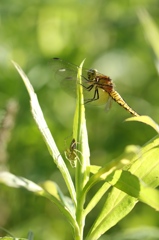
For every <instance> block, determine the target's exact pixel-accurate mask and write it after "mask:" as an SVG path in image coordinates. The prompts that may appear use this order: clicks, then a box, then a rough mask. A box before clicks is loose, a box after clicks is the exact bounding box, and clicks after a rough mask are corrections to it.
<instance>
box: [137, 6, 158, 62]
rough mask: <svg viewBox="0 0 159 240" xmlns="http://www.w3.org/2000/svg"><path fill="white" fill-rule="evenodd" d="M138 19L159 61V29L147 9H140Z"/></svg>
mask: <svg viewBox="0 0 159 240" xmlns="http://www.w3.org/2000/svg"><path fill="white" fill-rule="evenodd" d="M138 17H139V20H140V22H141V24H142V27H143V30H144V33H145V36H146V39H147V40H148V42H149V44H150V46H151V47H152V49H153V51H154V54H155V55H156V57H157V59H159V44H158V39H159V28H158V26H157V24H156V23H155V22H154V20H153V19H152V18H151V16H150V15H149V13H148V12H147V11H146V9H140V11H139V12H138Z"/></svg>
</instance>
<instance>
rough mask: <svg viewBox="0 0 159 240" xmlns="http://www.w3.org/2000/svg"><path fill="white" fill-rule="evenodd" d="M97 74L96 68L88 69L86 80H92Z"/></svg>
mask: <svg viewBox="0 0 159 240" xmlns="http://www.w3.org/2000/svg"><path fill="white" fill-rule="evenodd" d="M96 75H97V70H96V69H89V70H88V73H87V76H88V80H90V81H94V80H95V78H96Z"/></svg>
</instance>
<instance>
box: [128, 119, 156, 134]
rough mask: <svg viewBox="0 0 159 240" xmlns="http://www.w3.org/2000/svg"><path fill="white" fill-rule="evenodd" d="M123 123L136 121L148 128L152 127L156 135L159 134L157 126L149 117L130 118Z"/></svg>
mask: <svg viewBox="0 0 159 240" xmlns="http://www.w3.org/2000/svg"><path fill="white" fill-rule="evenodd" d="M125 121H126V122H130V121H137V122H142V123H145V124H147V125H149V126H150V127H152V128H153V129H154V130H155V131H156V132H157V133H159V125H158V124H157V123H156V122H155V121H154V120H153V119H152V118H150V117H149V116H139V117H131V118H127V119H126V120H125Z"/></svg>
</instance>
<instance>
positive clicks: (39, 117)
mask: <svg viewBox="0 0 159 240" xmlns="http://www.w3.org/2000/svg"><path fill="white" fill-rule="evenodd" d="M12 63H13V65H14V67H15V68H16V69H17V71H18V73H19V74H20V76H21V78H22V80H23V82H24V84H25V86H26V88H27V90H28V93H29V96H30V105H31V111H32V114H33V117H34V119H35V122H36V124H37V126H38V128H39V130H40V132H41V134H42V136H43V139H44V141H45V143H46V145H47V147H48V149H49V152H50V154H51V156H52V157H53V159H54V162H55V164H56V165H57V167H58V168H59V170H60V171H61V174H62V176H63V178H64V180H65V183H66V185H67V187H68V190H69V192H70V195H71V198H72V200H73V202H74V204H75V205H76V193H75V188H74V184H73V182H72V179H71V176H70V173H69V171H68V169H67V167H66V164H65V162H64V161H63V159H62V157H61V155H60V152H59V150H58V148H57V146H56V144H55V141H54V139H53V137H52V135H51V132H50V130H49V128H48V126H47V123H46V121H45V119H44V116H43V113H42V110H41V108H40V105H39V102H38V99H37V96H36V94H35V92H34V89H33V87H32V85H31V83H30V81H29V79H28V78H27V76H26V75H25V73H24V72H23V70H22V69H21V68H20V66H19V65H18V64H17V63H15V62H13V61H12Z"/></svg>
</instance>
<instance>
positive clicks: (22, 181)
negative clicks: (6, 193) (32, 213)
mask: <svg viewBox="0 0 159 240" xmlns="http://www.w3.org/2000/svg"><path fill="white" fill-rule="evenodd" d="M0 183H3V184H5V185H7V186H9V187H14V188H20V187H23V188H25V189H27V190H28V191H31V192H34V193H36V194H37V195H39V196H43V197H46V198H47V199H49V200H50V201H51V202H53V203H54V204H56V206H57V207H58V208H59V210H60V211H61V212H62V213H63V214H64V215H65V217H66V218H67V219H68V220H69V221H70V222H71V225H72V226H73V227H74V228H75V230H76V232H78V225H77V223H76V220H75V211H74V207H73V206H72V205H71V204H70V202H69V200H68V198H67V197H64V195H63V194H62V192H61V191H60V189H59V187H58V186H57V184H54V183H53V182H51V183H50V182H49V183H44V186H45V187H46V190H49V191H46V190H45V189H44V188H42V187H41V186H39V185H37V184H36V183H34V182H32V181H30V180H28V179H26V178H23V177H17V176H15V175H13V174H11V173H9V172H0Z"/></svg>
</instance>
